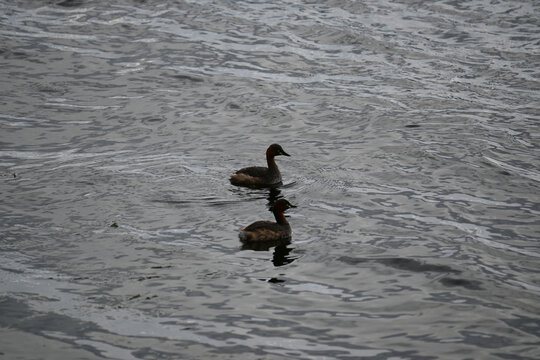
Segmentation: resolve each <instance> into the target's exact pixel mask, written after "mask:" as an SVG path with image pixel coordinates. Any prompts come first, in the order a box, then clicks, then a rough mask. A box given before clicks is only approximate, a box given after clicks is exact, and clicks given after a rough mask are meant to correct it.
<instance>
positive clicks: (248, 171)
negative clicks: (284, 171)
mask: <svg viewBox="0 0 540 360" xmlns="http://www.w3.org/2000/svg"><path fill="white" fill-rule="evenodd" d="M278 155H285V156H290V155H289V154H287V153H286V152H285V151H284V150H283V148H282V147H281V145H279V144H272V145H270V146H269V147H268V149H267V150H266V162H267V163H268V167H263V166H252V167H246V168H243V169H240V170H238V171H237V172H236V173H235V174H234V175H233V176H231V179H230V181H231V184H233V185H236V186H247V187H272V186H277V185H280V184H281V173H280V172H279V168H278V166H277V164H276V161H275V160H274V157H276V156H278Z"/></svg>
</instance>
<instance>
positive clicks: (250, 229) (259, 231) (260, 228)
mask: <svg viewBox="0 0 540 360" xmlns="http://www.w3.org/2000/svg"><path fill="white" fill-rule="evenodd" d="M293 207H296V206H294V205H292V204H291V203H289V202H288V201H287V200H285V199H279V200H278V201H276V203H275V204H274V207H273V209H272V212H273V213H274V217H275V218H276V222H271V221H256V222H254V223H253V224H250V225H248V226H246V227H244V228H242V230H240V234H239V237H240V240H241V241H243V242H265V241H276V240H286V239H289V238H290V237H291V226H290V225H289V222H288V221H287V219H286V218H285V214H284V212H285V211H286V210H287V209H289V208H293Z"/></svg>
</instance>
